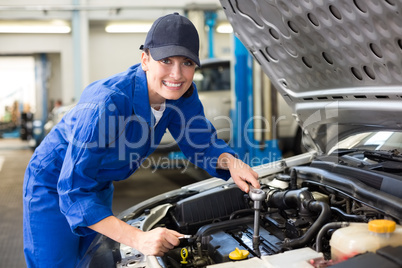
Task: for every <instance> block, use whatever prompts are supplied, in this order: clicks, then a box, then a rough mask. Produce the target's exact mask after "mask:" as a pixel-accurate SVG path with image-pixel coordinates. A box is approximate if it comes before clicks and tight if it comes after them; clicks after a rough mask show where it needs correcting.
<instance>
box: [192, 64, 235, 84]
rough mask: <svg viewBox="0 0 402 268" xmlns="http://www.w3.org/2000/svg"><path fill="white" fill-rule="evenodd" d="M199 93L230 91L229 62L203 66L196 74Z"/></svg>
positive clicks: (195, 79)
mask: <svg viewBox="0 0 402 268" xmlns="http://www.w3.org/2000/svg"><path fill="white" fill-rule="evenodd" d="M194 82H195V84H196V85H197V90H198V91H221V90H230V64H229V61H222V62H216V63H211V64H205V65H204V64H203V65H202V67H201V68H198V69H197V70H196V71H195V74H194Z"/></svg>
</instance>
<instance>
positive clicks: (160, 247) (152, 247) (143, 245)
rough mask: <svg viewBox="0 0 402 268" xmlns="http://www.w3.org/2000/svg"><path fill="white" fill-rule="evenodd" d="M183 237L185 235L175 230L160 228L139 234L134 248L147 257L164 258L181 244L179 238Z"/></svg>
mask: <svg viewBox="0 0 402 268" xmlns="http://www.w3.org/2000/svg"><path fill="white" fill-rule="evenodd" d="M181 236H184V235H183V234H180V233H178V232H176V231H174V230H169V229H166V228H161V227H159V228H155V229H153V230H150V231H147V232H142V233H138V234H137V235H136V241H133V242H134V246H133V247H134V248H135V249H137V250H138V251H140V252H141V253H143V254H145V255H151V256H163V255H164V254H165V253H166V252H168V251H169V250H171V249H173V248H174V247H175V246H178V245H179V244H180V241H179V237H181Z"/></svg>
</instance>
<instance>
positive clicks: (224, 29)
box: [216, 22, 233, 33]
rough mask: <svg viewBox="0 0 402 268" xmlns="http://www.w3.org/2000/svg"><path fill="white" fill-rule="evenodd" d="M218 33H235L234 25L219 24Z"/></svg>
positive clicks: (227, 23)
mask: <svg viewBox="0 0 402 268" xmlns="http://www.w3.org/2000/svg"><path fill="white" fill-rule="evenodd" d="M216 32H218V33H233V28H232V25H230V23H229V22H223V23H220V24H218V26H217V27H216Z"/></svg>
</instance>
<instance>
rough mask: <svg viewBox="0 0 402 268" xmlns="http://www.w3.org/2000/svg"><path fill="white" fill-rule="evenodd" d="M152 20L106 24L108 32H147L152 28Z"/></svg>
mask: <svg viewBox="0 0 402 268" xmlns="http://www.w3.org/2000/svg"><path fill="white" fill-rule="evenodd" d="M151 26H152V22H119V23H117V22H116V23H111V24H109V25H107V26H106V28H105V31H106V32H108V33H147V32H148V31H149V29H151Z"/></svg>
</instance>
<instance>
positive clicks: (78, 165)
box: [23, 64, 234, 268]
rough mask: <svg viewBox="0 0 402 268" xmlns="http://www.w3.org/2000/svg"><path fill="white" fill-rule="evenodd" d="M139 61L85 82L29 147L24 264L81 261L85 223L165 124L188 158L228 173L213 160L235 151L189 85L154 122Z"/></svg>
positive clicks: (105, 207)
mask: <svg viewBox="0 0 402 268" xmlns="http://www.w3.org/2000/svg"><path fill="white" fill-rule="evenodd" d="M139 66H140V65H139V64H137V65H134V66H132V67H130V68H129V69H128V70H127V71H125V72H122V73H119V74H116V75H114V76H112V77H109V78H107V79H103V80H99V81H96V82H94V83H92V84H90V85H89V86H88V87H87V88H86V89H85V90H84V92H83V93H82V96H81V99H80V101H79V102H78V104H77V105H76V106H75V107H74V108H73V109H72V110H71V111H70V112H69V113H67V114H66V115H65V116H64V118H63V119H62V120H61V122H60V123H59V124H58V125H56V126H55V127H54V128H53V129H52V131H51V132H50V133H49V134H48V135H47V136H46V137H45V139H44V140H43V142H42V143H41V144H40V146H39V147H38V148H37V149H36V150H35V152H34V154H33V156H32V159H31V161H30V162H29V165H28V167H27V170H26V173H25V178H24V186H23V187H24V188H23V204H24V221H23V229H24V253H25V258H26V262H27V265H28V267H46V268H48V267H63V268H65V267H74V266H75V265H76V264H77V263H78V262H79V261H80V259H81V258H82V257H83V255H84V253H85V251H86V249H87V248H88V246H89V244H90V243H91V242H92V240H93V238H94V236H95V235H96V233H95V232H94V231H92V230H91V229H89V228H87V226H90V225H92V224H95V223H97V222H99V221H100V220H102V219H104V218H106V217H108V216H111V215H113V213H112V209H111V207H112V197H113V184H112V181H118V180H123V179H126V178H128V177H129V176H130V175H131V174H132V173H133V172H134V171H135V170H136V169H137V168H138V167H139V166H140V165H141V163H142V161H143V160H144V159H145V158H146V157H147V156H148V155H150V154H151V153H152V152H153V151H154V149H155V148H156V146H157V144H159V142H160V140H161V138H162V136H163V134H164V133H165V131H166V128H168V129H169V131H170V133H171V134H172V136H173V137H174V138H175V139H176V140H177V142H178V144H179V146H180V149H181V150H182V152H183V153H184V154H185V155H186V157H187V158H188V159H189V160H190V161H192V162H193V163H194V164H196V165H198V166H200V167H201V168H203V169H205V170H207V171H208V172H209V174H211V175H212V176H216V177H220V178H223V179H228V178H229V176H230V174H229V172H228V171H225V170H219V169H216V168H215V167H216V161H217V158H218V157H219V155H220V154H222V153H224V152H229V153H231V154H234V152H233V151H232V150H231V149H230V148H229V147H228V146H227V145H226V144H225V142H224V141H222V140H219V139H217V138H216V133H215V132H216V131H215V129H214V127H213V126H212V125H211V124H210V122H209V121H207V120H206V119H205V117H204V112H203V107H202V105H201V102H200V100H199V98H198V94H197V91H196V89H195V90H194V93H193V94H192V95H191V96H190V97H188V98H184V97H181V98H180V99H178V100H167V101H166V109H165V112H164V113H163V117H162V118H161V120H160V121H159V123H158V124H157V125H156V126H155V128H154V123H153V122H154V117H153V115H152V113H151V108H150V104H149V98H148V89H147V81H146V76H145V73H144V71H143V70H142V68H141V67H139ZM193 86H194V87H195V85H194V83H193Z"/></svg>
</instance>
